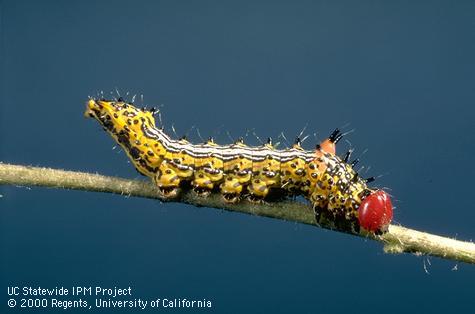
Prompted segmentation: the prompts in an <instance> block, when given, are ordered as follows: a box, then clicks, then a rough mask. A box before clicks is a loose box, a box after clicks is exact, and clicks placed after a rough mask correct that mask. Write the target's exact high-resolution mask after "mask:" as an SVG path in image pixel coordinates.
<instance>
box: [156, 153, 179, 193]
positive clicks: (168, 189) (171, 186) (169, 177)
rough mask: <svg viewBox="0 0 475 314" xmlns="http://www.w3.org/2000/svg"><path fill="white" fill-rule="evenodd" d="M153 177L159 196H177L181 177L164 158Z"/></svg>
mask: <svg viewBox="0 0 475 314" xmlns="http://www.w3.org/2000/svg"><path fill="white" fill-rule="evenodd" d="M153 179H154V181H155V184H156V185H157V186H158V189H159V193H160V196H161V197H163V198H168V199H172V198H175V197H177V196H178V187H179V185H180V181H181V179H180V177H179V176H178V174H177V173H176V172H175V171H174V169H173V167H171V166H170V165H169V163H168V162H167V161H166V160H165V161H163V162H162V163H161V164H160V167H159V171H158V172H157V174H156V176H155V177H154V178H153Z"/></svg>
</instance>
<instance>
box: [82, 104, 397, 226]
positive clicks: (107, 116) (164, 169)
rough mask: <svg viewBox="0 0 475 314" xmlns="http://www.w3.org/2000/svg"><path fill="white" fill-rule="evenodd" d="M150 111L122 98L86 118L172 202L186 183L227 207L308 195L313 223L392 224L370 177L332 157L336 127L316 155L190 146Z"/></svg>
mask: <svg viewBox="0 0 475 314" xmlns="http://www.w3.org/2000/svg"><path fill="white" fill-rule="evenodd" d="M155 112H156V110H154V109H152V110H146V109H138V108H136V107H134V106H133V104H131V103H127V102H125V101H123V100H122V99H118V100H114V101H113V100H104V99H101V100H96V99H91V100H89V101H88V103H87V109H86V112H85V115H86V116H90V117H93V118H95V119H96V120H97V121H99V123H100V124H101V125H102V126H103V128H104V129H105V130H106V131H107V132H108V133H109V134H111V135H112V137H113V138H114V139H115V140H116V141H117V143H119V144H120V145H121V146H122V147H123V149H124V150H125V151H126V153H127V155H128V156H129V158H130V159H131V161H132V162H133V164H134V165H135V167H136V168H137V170H138V171H139V172H140V173H141V174H143V175H146V176H148V177H150V178H151V179H152V180H153V181H154V182H155V183H156V185H157V186H158V187H159V190H160V193H161V194H162V195H161V196H162V197H164V198H173V197H176V196H177V193H178V191H179V187H180V186H181V185H184V184H188V185H189V186H191V188H193V190H194V191H195V192H196V193H198V194H200V195H202V196H203V197H205V196H206V195H208V194H209V193H210V192H211V191H212V190H218V191H219V192H220V193H221V194H222V196H223V198H224V200H225V201H226V202H238V201H239V200H240V199H241V198H242V197H244V196H246V197H248V198H249V199H251V200H253V201H259V200H262V199H264V198H266V197H267V196H268V194H269V192H271V191H277V192H280V193H281V194H284V195H303V196H304V197H306V198H307V199H308V200H309V201H310V202H311V203H312V204H313V207H314V209H315V213H316V217H317V220H318V217H319V215H320V214H321V213H322V212H326V213H327V214H328V213H330V214H331V215H332V216H333V217H334V219H335V220H336V221H338V220H340V221H345V222H349V223H351V224H352V225H355V226H357V227H363V228H364V229H366V230H368V231H371V232H383V231H385V229H386V227H387V225H388V224H389V223H390V221H391V219H392V213H393V209H392V204H391V200H390V198H389V196H388V194H387V193H386V192H384V191H382V190H376V189H371V188H369V187H368V186H367V180H366V179H363V178H361V177H360V176H359V175H358V174H357V173H356V171H355V170H354V169H353V167H352V166H353V165H352V164H349V163H348V159H349V154H348V153H347V154H346V155H345V156H344V157H343V158H340V157H338V156H337V155H336V154H335V144H336V143H337V142H338V141H339V140H340V139H341V137H342V134H341V133H340V131H339V130H338V129H337V130H335V131H334V132H333V133H332V134H331V135H330V136H329V137H328V138H327V139H326V140H324V141H323V142H321V143H320V144H318V145H317V147H316V149H315V150H313V151H306V150H304V149H303V148H302V147H301V146H300V143H299V142H296V143H295V144H294V145H293V146H292V147H290V148H287V149H283V150H278V149H276V148H274V147H273V146H272V143H271V142H270V141H269V142H268V143H267V144H264V145H262V146H259V147H250V146H247V145H245V144H244V143H243V142H242V140H240V141H237V142H236V143H234V144H230V145H218V144H216V143H214V141H213V140H212V139H210V140H208V141H207V142H205V143H201V144H191V143H190V142H188V141H187V140H186V139H181V140H174V139H172V138H171V137H170V136H168V135H167V134H165V133H164V131H163V130H162V129H159V128H157V127H156V126H155V119H154V116H153V115H154V113H155Z"/></svg>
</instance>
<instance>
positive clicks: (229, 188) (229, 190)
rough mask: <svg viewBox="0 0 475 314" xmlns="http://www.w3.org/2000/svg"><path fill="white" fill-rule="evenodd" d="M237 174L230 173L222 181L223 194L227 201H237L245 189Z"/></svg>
mask: <svg viewBox="0 0 475 314" xmlns="http://www.w3.org/2000/svg"><path fill="white" fill-rule="evenodd" d="M239 181H240V180H239V179H238V178H237V176H236V175H232V174H228V175H226V178H225V179H224V181H223V183H221V186H220V188H221V195H222V196H223V199H224V201H225V202H227V203H237V202H238V201H239V200H240V196H241V193H242V190H243V185H242V183H241V182H239Z"/></svg>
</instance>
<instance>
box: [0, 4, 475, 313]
mask: <svg viewBox="0 0 475 314" xmlns="http://www.w3.org/2000/svg"><path fill="white" fill-rule="evenodd" d="M0 10H1V49H0V54H1V55H0V62H1V91H0V97H1V99H0V132H1V133H0V143H1V145H0V160H1V161H3V162H10V163H17V164H25V165H35V166H49V167H54V168H64V169H70V170H80V171H90V172H99V173H102V174H106V175H114V176H122V177H127V178H139V175H138V174H137V173H136V172H135V170H134V169H133V167H132V166H131V165H130V163H128V161H127V158H126V156H125V154H124V153H123V152H120V150H119V149H115V150H113V149H112V148H113V147H114V146H115V144H114V143H113V141H112V140H111V138H110V137H109V136H108V135H106V134H105V133H104V132H103V131H102V130H101V129H100V127H99V126H98V124H97V122H95V121H93V120H91V119H85V118H84V117H83V111H84V109H85V102H86V100H87V97H88V95H92V96H93V95H97V93H98V92H99V91H100V90H103V91H104V92H105V93H106V94H109V93H110V92H111V91H114V89H115V87H117V88H118V89H119V91H120V92H121V93H125V92H130V93H131V94H139V95H140V94H144V95H145V100H144V104H145V105H150V106H151V105H160V104H163V106H162V107H161V109H162V112H163V120H164V123H165V125H166V127H167V129H168V130H170V129H171V127H172V125H174V127H175V129H176V130H177V133H178V135H182V134H184V133H187V132H189V131H190V128H191V127H192V126H196V127H197V128H199V130H200V133H201V134H202V136H203V137H207V136H209V135H214V136H215V137H216V139H217V141H218V142H220V143H227V142H229V141H230V140H229V138H228V136H227V135H226V131H228V132H229V133H230V134H231V137H233V138H237V137H238V136H240V135H245V134H246V133H250V134H249V135H248V136H247V137H246V139H247V142H248V143H251V144H257V143H258V140H257V139H256V138H255V136H254V135H252V132H249V130H254V132H255V133H256V134H257V135H259V136H261V137H262V138H266V137H267V136H273V137H274V138H276V137H277V136H278V135H279V134H280V133H281V132H284V133H285V134H286V135H287V137H288V138H289V139H290V140H291V139H293V138H294V137H295V136H296V135H297V134H298V133H299V132H300V131H301V129H302V128H303V127H304V126H305V125H307V124H308V128H307V131H306V132H307V134H310V137H309V138H308V139H307V141H306V142H305V145H306V147H307V148H309V149H310V148H312V147H313V146H314V145H315V143H316V142H317V141H318V140H321V139H322V138H323V137H324V136H326V135H328V134H329V133H330V132H331V131H332V130H333V129H334V128H335V127H338V126H340V127H341V126H344V129H345V130H346V131H350V130H353V129H354V130H355V132H353V133H352V134H350V135H348V136H347V139H348V140H349V141H351V144H352V145H353V146H354V147H355V148H356V149H357V150H356V153H357V155H358V154H361V153H362V152H363V151H364V150H365V149H368V152H367V153H366V154H364V156H363V158H362V159H363V163H362V164H364V165H365V166H366V167H369V166H370V167H371V169H370V170H369V171H368V172H367V175H368V176H370V175H374V176H379V175H383V176H382V177H381V178H379V179H378V180H377V182H376V183H375V185H376V186H380V187H388V188H390V189H391V193H392V194H393V195H394V197H395V204H396V205H397V209H396V210H395V222H396V223H400V224H402V225H405V226H409V227H413V228H416V229H419V230H424V231H430V232H433V233H436V234H441V235H448V236H452V237H457V238H461V239H465V240H470V239H471V237H474V236H475V229H474V221H475V210H474V209H475V207H474V205H473V204H474V198H473V180H474V179H473V178H474V177H475V171H474V167H473V156H474V154H475V132H474V130H475V125H474V117H475V109H474V100H475V88H474V87H475V31H474V30H475V2H473V1H397V2H394V1H357V2H355V1H297V2H291V1H287V2H276V1H269V2H266V1H233V2H228V1H216V2H214V1H210V2H205V1H192V2H188V1H180V2H177V1H168V2H166V1H100V2H98V1H46V0H45V1H33V0H31V1H13V0H10V1H8V0H7V1H1V2H0ZM137 99H140V96H138V98H137ZM138 102H139V104H140V103H141V102H140V100H139V101H138ZM314 132H317V136H314V135H313V133H314ZM189 134H190V138H192V139H193V140H195V141H198V140H199V137H198V136H197V135H196V132H195V131H194V130H192V131H191V132H189ZM284 146H285V145H284ZM348 147H349V144H348V142H342V144H340V145H339V151H340V152H344V151H345V149H347V148H348ZM365 169H367V168H365ZM364 172H365V170H364V171H363V173H364ZM0 194H1V195H2V198H0V254H1V258H0V291H3V292H1V293H0V297H1V300H0V301H1V304H0V309H1V310H0V311H1V312H4V311H7V310H8V308H7V306H6V300H7V293H6V290H7V289H6V288H7V286H9V285H18V286H22V285H32V286H35V285H41V286H43V287H50V288H51V287H54V286H65V287H72V286H73V285H86V286H90V285H92V286H94V285H102V286H106V287H108V286H110V287H113V286H119V287H121V286H129V285H130V286H132V288H133V293H134V297H140V298H143V299H146V298H153V297H168V298H175V297H176V298H188V299H193V298H196V299H202V298H206V299H210V300H212V301H213V311H215V312H217V313H218V312H219V313H243V312H246V313H266V312H267V313H269V312H272V313H290V312H295V313H297V312H298V313H327V312H330V311H332V312H336V313H343V312H345V313H347V312H348V311H351V312H363V311H364V312H365V313H372V312H378V313H379V312H383V311H384V312H385V313H400V312H403V311H404V312H412V311H416V309H418V310H419V311H421V312H432V313H436V312H440V313H445V312H447V311H449V310H450V311H451V312H458V311H464V312H469V311H470V310H473V305H474V299H473V283H474V280H475V268H474V266H472V265H466V264H459V265H458V271H452V268H453V267H454V266H456V265H457V264H456V263H455V262H454V261H446V260H441V259H437V258H426V257H420V256H419V257H418V256H414V255H409V254H405V255H398V256H394V255H387V254H384V253H382V246H381V245H380V244H379V243H375V242H372V241H365V240H363V239H360V238H356V237H352V236H348V235H344V234H340V233H336V232H331V231H326V230H321V229H318V228H314V227H311V226H304V225H299V224H295V223H291V222H285V221H278V220H272V219H267V218H260V217H252V216H248V215H243V214H237V213H229V212H222V211H219V210H216V209H209V208H194V207H191V206H185V205H181V204H160V203H159V202H157V201H153V200H146V199H139V198H126V197H120V196H116V195H108V194H100V193H85V192H78V191H61V190H56V189H45V188H32V189H29V188H25V187H0ZM424 264H425V265H426V268H427V270H428V272H429V274H427V273H426V272H425V270H424ZM202 311H203V312H206V311H204V310H202ZM71 312H75V311H71ZM77 312H79V313H82V312H83V311H77ZM102 312H105V311H102ZM119 312H120V311H119ZM116 313H118V312H117V311H116Z"/></svg>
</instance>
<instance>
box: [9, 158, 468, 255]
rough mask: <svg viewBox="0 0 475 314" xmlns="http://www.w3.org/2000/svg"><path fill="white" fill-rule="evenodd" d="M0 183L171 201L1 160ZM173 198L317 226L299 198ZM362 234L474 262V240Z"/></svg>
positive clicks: (392, 246)
mask: <svg viewBox="0 0 475 314" xmlns="http://www.w3.org/2000/svg"><path fill="white" fill-rule="evenodd" d="M0 185H17V186H18V185H19V186H44V187H53V188H64V189H73V190H84V191H93V192H106V193H115V194H121V195H127V196H137V197H144V198H152V199H158V200H161V201H163V202H168V201H170V200H166V199H162V198H160V196H159V194H158V190H157V188H156V187H155V186H154V185H153V184H152V183H151V182H147V181H140V180H127V179H122V178H116V177H108V176H103V175H99V174H92V173H84V172H75V171H65V170H57V169H50V168H40V167H30V166H20V165H11V164H3V163H0ZM173 201H174V202H182V203H186V204H191V205H194V206H205V207H213V208H222V209H226V210H231V211H237V212H243V213H247V214H251V215H257V216H265V217H272V218H277V219H284V220H288V221H295V222H299V223H304V224H308V225H316V223H315V218H314V214H313V210H312V209H311V207H310V206H308V205H307V204H304V203H301V202H297V201H290V200H289V201H280V202H275V203H265V204H254V203H250V202H248V201H245V200H243V201H241V202H239V203H238V204H228V203H225V202H224V201H223V200H222V198H221V196H220V195H219V194H218V193H214V194H211V195H210V196H208V197H200V196H197V195H196V194H195V193H194V192H193V191H183V192H182V193H181V197H180V198H179V199H174V200H173ZM319 226H320V227H323V228H328V229H334V226H333V225H332V223H331V221H330V220H328V221H323V222H322V221H320V224H319ZM359 236H363V237H366V238H370V239H373V240H376V241H380V242H383V243H384V251H385V252H388V253H404V252H406V253H416V254H427V255H432V256H437V257H441V258H445V259H451V260H455V261H460V262H466V263H471V264H475V244H474V243H472V242H464V241H459V240H455V239H450V238H446V237H441V236H437V235H433V234H429V233H425V232H420V231H416V230H412V229H408V228H404V227H401V226H396V225H390V226H389V230H388V232H386V233H385V234H384V235H381V236H377V235H373V234H368V233H361V234H359Z"/></svg>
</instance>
